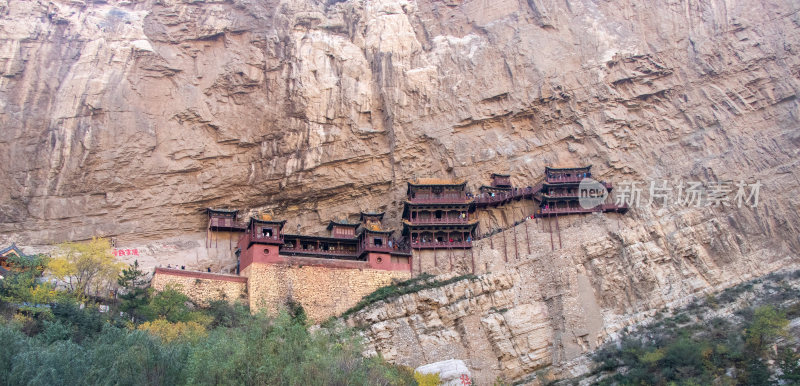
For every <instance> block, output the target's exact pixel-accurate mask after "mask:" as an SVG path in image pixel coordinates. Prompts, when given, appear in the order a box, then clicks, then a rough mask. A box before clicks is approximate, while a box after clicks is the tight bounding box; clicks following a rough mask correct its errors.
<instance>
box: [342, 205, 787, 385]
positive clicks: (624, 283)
mask: <svg viewBox="0 0 800 386" xmlns="http://www.w3.org/2000/svg"><path fill="white" fill-rule="evenodd" d="M675 213H676V214H675V215H668V216H662V217H649V218H648V217H644V216H641V217H638V216H637V217H636V218H626V217H623V218H620V219H619V223H617V221H618V220H617V219H613V218H610V217H609V216H601V215H591V216H586V217H583V218H577V219H576V218H562V219H560V227H561V232H558V233H556V232H553V236H554V242H553V245H554V247H552V246H551V243H550V235H551V233H550V232H549V231H548V229H549V227H548V226H545V223H543V222H541V221H539V222H535V221H533V220H528V221H527V222H526V223H523V224H520V225H517V226H516V227H514V228H511V229H508V230H506V231H505V232H503V233H502V234H497V235H494V236H493V237H492V239H491V240H490V239H488V238H487V239H482V240H479V241H477V242H476V246H475V249H476V251H477V252H478V253H477V255H476V256H475V258H476V264H475V265H476V271H477V273H483V274H482V275H480V276H478V279H476V280H469V279H465V280H461V281H458V282H456V283H453V284H450V285H447V286H443V287H439V288H430V289H425V290H422V291H419V292H418V293H413V294H407V295H403V296H401V297H398V298H394V299H391V300H389V301H386V302H378V303H375V304H373V305H372V306H370V307H367V308H365V309H363V310H361V311H359V312H357V313H355V314H353V315H351V316H349V317H348V319H347V320H348V322H349V323H350V324H351V325H356V326H362V327H364V335H365V337H366V338H367V340H368V342H369V347H370V352H372V353H377V352H380V353H381V355H383V357H384V358H387V359H389V360H391V361H395V362H397V363H402V364H405V365H409V366H419V365H421V364H424V363H428V362H431V361H436V360H439V359H441V358H460V359H462V360H464V361H465V363H466V364H467V367H469V368H470V370H472V372H473V376H474V379H475V380H476V381H477V382H478V383H480V384H487V383H488V384H491V383H493V382H494V381H495V380H496V379H497V378H498V377H500V378H503V379H505V380H507V381H523V380H528V381H532V382H534V383H535V384H539V382H542V381H545V382H542V383H546V381H547V380H548V379H553V378H563V377H574V376H577V375H580V374H583V373H585V372H586V371H588V370H589V368H588V367H587V362H588V361H587V358H586V354H588V353H590V352H591V351H592V350H594V349H595V348H597V347H598V345H600V344H602V343H603V342H605V341H607V340H608V339H609V338H613V337H615V336H616V335H617V334H618V332H619V331H620V330H622V328H624V327H626V326H629V325H631V324H634V323H637V322H640V321H643V320H646V319H647V318H648V317H650V316H652V315H653V314H654V313H655V312H656V311H657V310H659V309H663V308H664V307H667V308H673V307H676V306H680V305H683V304H686V303H687V302H689V301H690V300H692V299H693V298H694V297H697V296H702V295H703V294H705V293H707V292H710V291H714V290H715V289H720V288H726V287H729V286H731V285H733V284H737V283H740V282H742V281H745V280H748V279H751V278H754V277H759V276H761V275H764V274H767V273H769V272H773V271H775V270H778V269H781V268H789V267H791V268H797V267H800V262H799V261H798V259H797V255H796V253H792V252H787V253H785V254H782V253H775V254H773V253H770V252H767V251H769V249H768V247H767V246H766V245H762V244H760V243H759V242H758V241H757V240H759V239H757V238H754V239H753V241H752V242H750V243H747V245H748V246H747V247H746V248H743V247H741V245H740V244H737V243H736V242H734V241H733V240H729V238H730V237H732V235H733V234H735V233H736V232H737V231H736V229H743V228H746V227H747V225H746V224H744V223H737V222H736V220H735V219H734V217H730V218H729V219H728V222H727V223H724V222H721V221H720V219H719V218H718V216H719V215H720V214H719V213H714V211H712V210H707V211H705V212H698V211H694V210H685V211H679V210H676V211H675ZM542 228H544V229H545V230H544V231H543V230H542ZM515 232H516V234H517V236H516V240H517V241H516V243H515V242H514V241H513V240H515V237H514V236H513V233H515ZM559 235H560V237H559ZM503 237H505V240H506V241H505V242H504V241H502V240H503ZM559 238H560V239H561V240H559ZM529 247H530V253H529V252H528V248H529ZM554 248H555V250H553V249H554ZM713 256H716V257H713ZM721 256H724V257H721ZM506 259H508V262H506V261H505V260H506ZM490 262H491V264H490ZM442 265H443V266H442V267H440V268H442V270H443V271H448V270H452V269H450V268H449V266H448V263H447V262H443V263H442ZM486 266H489V267H490V269H491V271H492V273H485V267H486ZM461 270H462V272H463V271H469V270H471V267H470V266H469V265H468V264H467V265H466V266H465V267H462V268H461ZM454 274H456V273H453V274H450V275H454ZM447 277H448V276H447V275H445V276H440V277H439V279H440V280H443V279H446V278H447Z"/></svg>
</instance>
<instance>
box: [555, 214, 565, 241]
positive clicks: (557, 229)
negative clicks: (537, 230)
mask: <svg viewBox="0 0 800 386" xmlns="http://www.w3.org/2000/svg"><path fill="white" fill-rule="evenodd" d="M556 231H557V232H558V249H561V248H563V247H562V246H561V228H560V227H559V226H558V215H556Z"/></svg>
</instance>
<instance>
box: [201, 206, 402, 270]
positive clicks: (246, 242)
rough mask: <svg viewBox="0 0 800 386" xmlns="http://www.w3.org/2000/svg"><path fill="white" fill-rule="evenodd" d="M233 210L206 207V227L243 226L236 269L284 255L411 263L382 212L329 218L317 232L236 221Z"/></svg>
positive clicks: (379, 265) (384, 265)
mask: <svg viewBox="0 0 800 386" xmlns="http://www.w3.org/2000/svg"><path fill="white" fill-rule="evenodd" d="M233 212H234V211H230V210H224V209H208V210H207V213H208V216H209V224H210V225H209V229H210V230H215V229H222V230H225V231H229V230H238V229H242V230H243V232H244V234H243V235H242V236H241V237H240V238H239V242H238V243H237V249H236V255H237V257H238V260H239V261H238V271H241V270H242V269H244V268H245V267H247V266H249V265H250V264H252V263H253V262H262V263H265V262H273V263H274V262H282V261H284V260H285V258H287V257H311V258H319V259H328V260H339V261H343V260H347V261H364V262H369V263H370V264H369V266H370V268H375V269H387V270H410V267H411V250H410V246H409V245H408V243H407V242H405V241H403V240H397V239H395V238H393V237H392V235H393V233H394V232H393V231H391V230H386V229H383V223H382V220H383V213H368V212H364V213H361V218H360V219H361V222H360V223H349V222H347V221H330V223H329V224H328V227H327V229H328V231H329V232H330V233H329V234H328V235H325V236H317V235H302V234H290V233H284V231H283V227H284V225H285V224H286V221H274V220H271V219H257V218H251V219H250V221H249V222H248V223H247V224H246V225H240V224H238V223H237V222H236V221H237V218H236V215H235V214H233V215H232V213H233ZM212 227H213V229H212Z"/></svg>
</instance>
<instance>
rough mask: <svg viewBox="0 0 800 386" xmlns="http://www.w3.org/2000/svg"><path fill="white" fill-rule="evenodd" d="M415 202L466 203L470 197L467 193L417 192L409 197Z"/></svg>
mask: <svg viewBox="0 0 800 386" xmlns="http://www.w3.org/2000/svg"><path fill="white" fill-rule="evenodd" d="M408 200H409V201H410V202H412V203H415V204H466V203H468V202H470V200H471V199H470V198H469V197H467V196H466V194H419V193H418V194H415V195H414V196H412V197H409V199H408Z"/></svg>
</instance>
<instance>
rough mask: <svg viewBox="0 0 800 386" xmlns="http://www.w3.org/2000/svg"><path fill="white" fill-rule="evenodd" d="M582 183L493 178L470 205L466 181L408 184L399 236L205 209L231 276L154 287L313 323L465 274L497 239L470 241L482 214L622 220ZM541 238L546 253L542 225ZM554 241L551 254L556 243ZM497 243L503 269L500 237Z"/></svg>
mask: <svg viewBox="0 0 800 386" xmlns="http://www.w3.org/2000/svg"><path fill="white" fill-rule="evenodd" d="M591 178H592V173H591V166H584V167H571V168H552V167H547V168H545V175H544V177H543V178H542V179H541V180H540V181H538V182H537V183H535V184H532V185H533V186H527V187H516V186H514V185H513V184H512V183H511V176H510V175H508V174H499V173H493V174H492V175H491V181H490V183H489V184H488V185H482V186H480V187H479V193H478V194H477V195H473V194H471V193H470V192H469V191H468V190H467V181H466V180H451V179H439V178H424V179H423V178H419V179H414V180H412V181H408V188H407V191H406V199H405V200H404V201H403V211H402V223H401V225H402V230H401V231H400V232H399V234H396V232H395V231H394V230H392V229H390V228H389V229H387V228H386V227H385V226H384V221H383V220H384V213H382V212H362V213H360V216H359V221H358V222H350V221H348V220H346V219H342V220H330V221H329V223H328V226H327V228H326V232H327V233H326V234H324V235H308V234H299V233H298V234H294V233H287V232H285V229H284V225H285V224H286V221H283V220H280V221H279V220H274V219H272V217H270V216H268V215H259V216H257V217H251V218H249V219H247V220H246V221H244V220H243V219H241V218H240V217H239V211H238V210H231V209H213V208H208V209H206V214H207V216H208V226H207V230H206V232H207V238H206V247H207V248H212V245H213V248H217V247H218V246H219V243H220V241H222V242H223V245H225V244H224V243H227V244H228V246H229V248H230V250H231V251H233V253H234V255H235V256H236V259H237V265H236V270H235V272H231V273H234V274H215V273H211V272H210V270H209V272H192V271H184V270H176V269H165V268H157V269H156V272H155V275H154V286H155V287H156V288H157V289H159V288H164V287H165V286H166V285H169V284H179V285H181V286H183V287H185V289H184V291H185V292H187V294H190V295H191V294H193V296H194V298H195V300H198V301H199V302H201V303H202V302H203V301H206V300H208V299H210V298H231V297H237V298H246V299H248V302H249V305H250V307H251V309H254V310H255V309H258V308H260V307H264V306H266V307H268V308H271V309H273V310H274V308H275V307H276V306H277V304H279V303H281V302H284V301H286V300H287V299H294V300H296V301H300V302H301V304H303V305H304V307H307V308H309V309H310V311H309V313H310V315H311V316H312V318H315V319H317V320H319V319H320V318H325V317H328V316H331V315H335V314H337V313H341V312H343V311H344V310H346V309H347V308H349V307H351V306H352V305H354V304H355V303H356V302H357V301H358V300H360V299H361V297H362V296H364V295H366V294H368V293H370V292H372V291H374V290H375V289H377V288H379V287H380V286H384V285H387V284H391V283H392V281H394V280H403V279H408V278H411V277H413V276H414V275H418V274H422V273H425V272H432V271H433V272H439V271H440V270H445V271H453V270H454V269H455V265H457V264H460V266H461V267H462V270H463V269H464V268H466V270H467V272H472V273H474V272H475V259H474V255H473V251H472V247H473V243H474V242H475V240H477V239H480V238H482V237H484V236H485V237H490V244H491V235H492V234H493V233H494V232H496V231H498V230H497V229H489V230H490V231H491V232H489V233H487V234H484V235H481V234H479V233H478V231H477V229H478V227H479V220H478V218H479V217H480V216H481V213H482V212H481V211H491V210H494V209H493V208H495V207H500V206H504V205H507V204H512V203H514V202H516V201H521V200H529V201H531V205H528V204H523V205H522V206H519V205H520V204H515V205H517V208H518V209H517V210H519V208H523V209H524V210H526V211H529V212H528V214H526V215H525V218H543V219H544V220H548V219H549V218H550V217H554V219H555V220H556V227H555V229H556V230H558V229H559V227H558V221H557V220H558V217H559V216H566V215H576V214H587V213H604V212H615V213H625V212H626V211H627V210H628V208H627V206H617V205H614V204H613V203H611V201H610V197H609V194H610V192H611V190H612V185H611V184H610V183H607V182H601V181H595V180H593V179H591ZM588 204H591V205H588ZM484 218H491V215H490V216H489V217H486V216H484ZM298 228H299V227H298ZM543 228H544V223H543ZM548 228H549V229H551V238H550V239H551V248H553V249H555V244H554V241H553V236H552V233H553V232H552V225H551V224H549V223H548ZM220 236H222V237H220ZM558 240H559V244H560V233H559V236H558ZM502 243H503V248H502V249H503V251H504V253H503V256H504V259H505V260H506V261H508V255H507V253H506V248H505V243H506V241H505V236H503V239H502ZM529 248H530V246H529ZM517 252H518V251H516V250H515V251H514V255H516V254H517ZM192 280H194V281H192Z"/></svg>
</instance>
